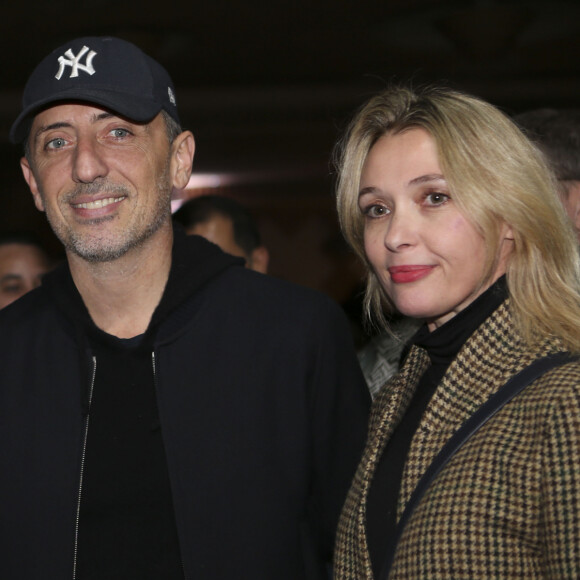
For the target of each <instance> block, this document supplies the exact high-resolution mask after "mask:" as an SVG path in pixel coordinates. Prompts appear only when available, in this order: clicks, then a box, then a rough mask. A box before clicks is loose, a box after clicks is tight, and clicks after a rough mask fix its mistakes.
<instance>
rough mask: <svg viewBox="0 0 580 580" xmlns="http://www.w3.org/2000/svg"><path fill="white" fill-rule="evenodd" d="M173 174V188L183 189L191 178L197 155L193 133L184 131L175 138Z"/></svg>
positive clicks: (172, 146) (172, 161)
mask: <svg viewBox="0 0 580 580" xmlns="http://www.w3.org/2000/svg"><path fill="white" fill-rule="evenodd" d="M171 148H172V154H171V172H172V179H173V187H174V188H175V189H183V188H184V187H185V186H186V185H187V183H188V182H189V178H190V177H191V166H192V164H193V156H194V154H195V139H194V137H193V133H192V132H191V131H184V132H183V133H181V134H180V135H178V136H177V137H176V138H175V141H173V143H172V145H171Z"/></svg>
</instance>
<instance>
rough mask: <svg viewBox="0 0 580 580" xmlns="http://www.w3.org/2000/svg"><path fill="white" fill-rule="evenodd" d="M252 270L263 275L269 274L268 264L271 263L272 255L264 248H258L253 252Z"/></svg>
mask: <svg viewBox="0 0 580 580" xmlns="http://www.w3.org/2000/svg"><path fill="white" fill-rule="evenodd" d="M250 258H251V266H250V267H251V269H252V270H255V271H256V272H261V273H262V274H267V273H268V262H269V261H270V254H269V252H268V250H267V249H266V248H265V247H264V246H258V247H257V248H254V250H253V251H252V255H251V256H250Z"/></svg>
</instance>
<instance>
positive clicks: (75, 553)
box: [72, 356, 97, 580]
mask: <svg viewBox="0 0 580 580" xmlns="http://www.w3.org/2000/svg"><path fill="white" fill-rule="evenodd" d="M96 373H97V358H96V357H95V356H93V374H92V376H91V386H90V389H89V405H88V413H87V418H86V419H85V434H84V438H83V449H82V453H81V471H80V477H79V493H78V496H77V515H76V519H75V544H74V556H73V575H72V577H73V580H75V579H76V577H77V564H78V562H77V558H78V551H79V522H80V517H81V497H82V491H83V476H84V471H85V454H86V451H87V437H88V435H89V420H90V418H91V415H90V411H91V402H92V400H93V389H94V387H95V375H96Z"/></svg>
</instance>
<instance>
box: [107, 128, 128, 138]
mask: <svg viewBox="0 0 580 580" xmlns="http://www.w3.org/2000/svg"><path fill="white" fill-rule="evenodd" d="M111 135H112V136H113V137H115V139H122V138H123V137H126V136H127V135H130V133H129V131H128V130H127V129H113V130H112V131H111Z"/></svg>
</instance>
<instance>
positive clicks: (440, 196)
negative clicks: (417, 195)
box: [425, 193, 449, 205]
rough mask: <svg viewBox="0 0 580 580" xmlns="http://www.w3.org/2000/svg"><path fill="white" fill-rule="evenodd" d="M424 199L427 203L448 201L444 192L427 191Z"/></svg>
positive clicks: (433, 203) (439, 203)
mask: <svg viewBox="0 0 580 580" xmlns="http://www.w3.org/2000/svg"><path fill="white" fill-rule="evenodd" d="M425 199H426V201H427V202H428V204H429V205H442V204H444V203H445V202H447V201H449V196H448V195H447V194H445V193H429V194H428V195H427V196H426V197H425Z"/></svg>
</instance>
